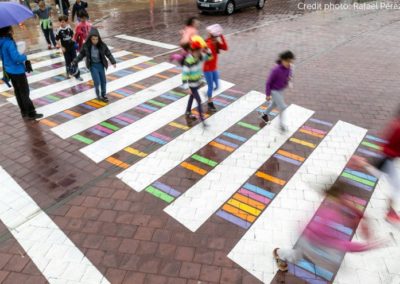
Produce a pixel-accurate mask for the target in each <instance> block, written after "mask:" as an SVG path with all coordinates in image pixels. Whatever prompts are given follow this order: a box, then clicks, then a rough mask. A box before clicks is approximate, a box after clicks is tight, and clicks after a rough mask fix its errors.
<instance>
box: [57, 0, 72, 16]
mask: <svg viewBox="0 0 400 284" xmlns="http://www.w3.org/2000/svg"><path fill="white" fill-rule="evenodd" d="M54 4H55V5H56V7H58V10H59V11H60V13H61V14H62V15H65V16H68V15H69V7H70V6H71V5H70V4H69V0H54ZM60 4H61V7H60Z"/></svg>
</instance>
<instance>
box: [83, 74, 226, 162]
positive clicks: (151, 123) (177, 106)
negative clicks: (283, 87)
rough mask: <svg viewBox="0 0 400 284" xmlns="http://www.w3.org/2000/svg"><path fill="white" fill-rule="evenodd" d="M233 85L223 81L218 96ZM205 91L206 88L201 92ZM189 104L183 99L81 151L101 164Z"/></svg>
mask: <svg viewBox="0 0 400 284" xmlns="http://www.w3.org/2000/svg"><path fill="white" fill-rule="evenodd" d="M232 86H233V84H231V83H228V82H225V81H221V86H220V88H219V89H218V90H217V91H216V95H217V94H219V93H221V92H224V91H225V90H227V89H229V88H230V87H232ZM200 91H201V92H204V91H205V88H203V89H202V90H200ZM186 104H187V98H181V99H179V100H177V101H175V102H174V103H172V104H170V105H168V106H166V107H164V108H162V109H160V110H158V111H156V112H155V113H153V114H152V115H149V116H146V117H144V118H142V119H140V120H138V121H136V122H134V123H132V124H130V125H129V126H127V127H124V128H123V129H121V130H119V131H117V132H114V133H113V134H111V135H108V136H107V137H104V138H103V139H101V140H99V141H96V142H94V143H93V144H90V145H88V146H86V147H84V148H82V149H81V150H80V151H81V152H82V153H83V154H85V155H86V156H87V157H89V158H90V159H92V160H93V161H94V162H96V163H99V162H101V161H103V160H104V159H106V158H107V157H109V156H111V155H113V154H115V153H116V152H118V151H120V150H122V149H124V148H125V147H127V146H129V145H131V144H133V143H134V142H136V141H137V140H139V139H141V138H143V137H145V136H146V135H148V134H150V133H152V132H154V131H156V130H157V129H158V128H160V127H161V126H162V125H164V124H167V123H168V122H170V121H173V120H174V119H176V118H178V117H179V116H181V115H182V114H183V113H184V111H185V107H186Z"/></svg>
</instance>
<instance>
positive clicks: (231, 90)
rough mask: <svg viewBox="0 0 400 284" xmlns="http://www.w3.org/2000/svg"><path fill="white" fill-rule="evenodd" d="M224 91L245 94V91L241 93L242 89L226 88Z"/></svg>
mask: <svg viewBox="0 0 400 284" xmlns="http://www.w3.org/2000/svg"><path fill="white" fill-rule="evenodd" d="M225 92H229V93H234V94H242V95H244V94H245V93H243V92H242V91H239V90H234V89H228V90H226V91H225Z"/></svg>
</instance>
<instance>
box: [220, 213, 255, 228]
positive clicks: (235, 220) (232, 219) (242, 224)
mask: <svg viewBox="0 0 400 284" xmlns="http://www.w3.org/2000/svg"><path fill="white" fill-rule="evenodd" d="M217 215H218V216H219V217H221V218H223V219H225V220H227V221H228V222H231V223H233V224H235V225H238V226H240V227H242V228H244V229H248V228H250V226H251V224H250V223H249V222H247V221H245V220H243V219H240V218H239V217H236V216H234V215H232V214H229V213H228V212H225V211H224V210H219V211H218V212H217Z"/></svg>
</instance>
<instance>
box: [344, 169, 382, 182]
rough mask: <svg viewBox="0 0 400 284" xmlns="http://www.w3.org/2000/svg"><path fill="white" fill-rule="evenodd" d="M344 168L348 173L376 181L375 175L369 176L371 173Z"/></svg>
mask: <svg viewBox="0 0 400 284" xmlns="http://www.w3.org/2000/svg"><path fill="white" fill-rule="evenodd" d="M344 170H345V171H346V172H348V173H349V174H352V175H355V176H358V177H360V178H363V179H367V180H369V181H373V182H376V181H377V180H378V179H377V178H376V177H374V176H371V175H368V174H366V173H362V172H359V171H355V170H352V169H349V168H345V169H344Z"/></svg>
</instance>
